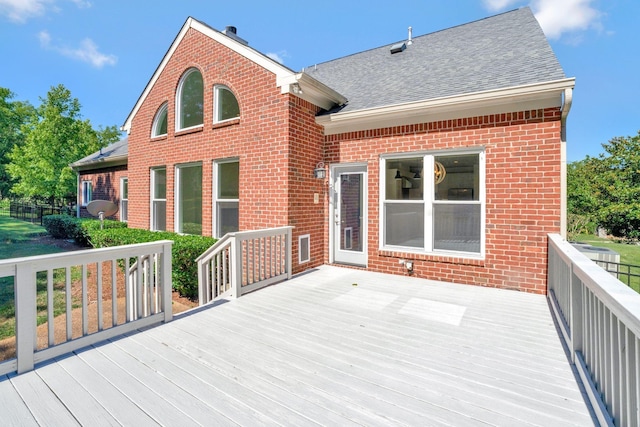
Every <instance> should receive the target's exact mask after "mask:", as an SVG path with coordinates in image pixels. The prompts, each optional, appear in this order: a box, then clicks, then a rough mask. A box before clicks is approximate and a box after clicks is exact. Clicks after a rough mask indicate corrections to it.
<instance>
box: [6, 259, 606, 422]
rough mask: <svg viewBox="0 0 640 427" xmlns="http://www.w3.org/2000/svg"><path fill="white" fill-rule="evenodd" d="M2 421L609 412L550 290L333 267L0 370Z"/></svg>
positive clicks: (548, 418) (525, 418) (407, 418)
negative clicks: (31, 365) (596, 400)
mask: <svg viewBox="0 0 640 427" xmlns="http://www.w3.org/2000/svg"><path fill="white" fill-rule="evenodd" d="M356 284H357V286H356ZM0 424H1V425H3V426H8V425H19V426H29V425H56V426H62V425H64V426H71V425H86V426H99V425H127V426H128V425H136V426H146V425H157V424H160V425H176V426H177V425H179V426H189V425H207V426H211V425H245V426H258V425H295V426H306V425H336V426H338V425H339V426H347V425H365V426H375V425H384V426H389V425H411V426H431V425H434V426H440V425H450V426H479V425H502V426H516V425H527V426H528V425H537V426H563V425H575V426H588V425H593V424H594V421H593V418H592V415H591V412H590V408H589V407H588V405H587V404H586V403H585V400H584V397H583V394H582V392H581V388H580V387H579V385H578V383H577V382H576V378H575V376H574V373H573V372H572V370H571V367H570V365H569V363H568V361H567V358H566V355H565V351H564V350H563V348H562V346H561V344H560V339H559V337H558V334H557V331H556V327H555V325H554V323H553V320H552V318H551V315H550V312H549V307H548V304H547V300H546V298H545V297H544V296H540V295H531V294H524V293H519V292H515V291H506V290H498V289H487V288H479V287H473V286H463V285H451V284H445V283H438V282H432V281H426V280H420V279H415V278H407V277H398V276H390V275H384V274H377V273H370V272H363V271H357V270H352V269H343V268H338V267H331V266H323V267H321V268H319V269H318V270H315V271H313V272H310V273H306V274H302V275H299V276H296V277H294V278H293V279H292V280H290V281H287V282H284V283H281V284H278V285H275V286H271V287H268V288H266V289H262V290H260V291H257V292H254V293H252V294H249V295H246V296H243V297H242V298H240V299H237V300H232V301H229V302H222V303H218V304H217V305H216V306H209V307H207V308H204V309H202V308H201V309H198V310H196V311H194V312H193V311H192V312H190V313H189V314H188V315H184V316H181V317H177V318H176V320H174V321H173V322H171V323H169V324H166V325H162V326H159V327H156V328H152V329H148V330H146V331H143V332H138V333H135V334H131V335H129V336H127V337H123V338H121V339H116V340H112V341H111V342H108V343H104V344H102V345H97V346H94V347H92V348H89V349H85V350H83V351H78V352H76V353H75V354H73V355H70V356H68V357H64V358H60V359H58V360H56V361H54V362H51V363H49V364H47V365H45V366H39V367H37V369H36V370H35V371H32V372H29V373H27V374H23V375H19V376H12V377H8V378H7V377H0Z"/></svg>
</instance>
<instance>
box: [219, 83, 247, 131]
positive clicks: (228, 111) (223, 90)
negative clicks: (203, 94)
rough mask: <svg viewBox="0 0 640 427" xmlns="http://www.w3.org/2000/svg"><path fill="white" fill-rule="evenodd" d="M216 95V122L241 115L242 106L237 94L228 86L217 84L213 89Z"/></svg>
mask: <svg viewBox="0 0 640 427" xmlns="http://www.w3.org/2000/svg"><path fill="white" fill-rule="evenodd" d="M213 97H214V102H213V105H214V109H215V111H214V114H213V117H214V122H215V123H220V122H224V121H226V120H231V119H235V118H238V117H240V106H239V105H238V100H237V99H236V96H235V95H234V94H233V92H231V89H229V88H228V87H226V86H223V85H216V86H215V88H214V91H213Z"/></svg>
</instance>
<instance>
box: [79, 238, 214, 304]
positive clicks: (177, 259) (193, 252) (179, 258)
mask: <svg viewBox="0 0 640 427" xmlns="http://www.w3.org/2000/svg"><path fill="white" fill-rule="evenodd" d="M158 240H172V241H173V247H172V250H171V263H172V272H173V274H172V281H173V289H174V290H176V291H177V292H178V293H179V294H180V295H181V296H184V297H187V298H190V299H195V298H197V297H198V266H197V264H196V258H197V257H199V256H200V255H201V254H202V253H203V252H204V251H206V250H207V249H209V247H211V245H213V244H214V243H215V242H216V239H214V238H213V237H206V236H193V235H181V234H177V233H171V232H168V231H149V230H143V229H138V228H115V229H114V228H111V229H104V230H100V227H98V228H97V229H93V230H91V231H90V233H89V241H90V242H91V244H92V245H93V246H94V247H96V248H103V247H110V246H122V245H131V244H135V243H146V242H154V241H158Z"/></svg>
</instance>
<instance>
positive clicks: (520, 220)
mask: <svg viewBox="0 0 640 427" xmlns="http://www.w3.org/2000/svg"><path fill="white" fill-rule="evenodd" d="M573 86H574V79H573V78H567V77H566V76H565V74H564V72H563V70H562V68H561V66H560V64H559V63H558V61H557V59H556V57H555V55H554V53H553V51H552V50H551V48H550V46H549V44H548V42H547V40H546V38H545V36H544V34H543V32H542V30H541V29H540V26H539V24H538V23H537V21H536V20H535V18H534V16H533V14H532V13H531V11H530V10H529V9H528V8H523V9H519V10H515V11H512V12H508V13H504V14H501V15H497V16H493V17H490V18H486V19H483V20H480V21H476V22H471V23H468V24H465V25H461V26H458V27H454V28H450V29H446V30H443V31H439V32H436V33H432V34H427V35H424V36H419V37H415V38H412V37H411V33H410V32H409V36H408V38H407V39H406V40H403V41H400V42H397V43H395V42H394V43H390V44H389V45H386V46H382V47H380V48H376V49H371V50H368V51H365V52H361V53H356V54H354V55H350V56H347V57H344V58H339V59H336V60H333V61H329V62H325V63H321V64H317V65H312V66H311V67H308V68H305V69H303V70H301V71H293V70H291V69H289V68H287V67H285V66H283V65H281V64H279V63H278V62H275V61H274V60H272V59H270V58H268V57H267V56H265V55H263V54H261V53H260V52H258V51H256V50H254V49H253V48H251V47H250V46H249V45H248V44H247V42H246V41H244V40H242V39H241V38H240V37H238V35H237V34H236V31H235V29H234V28H233V27H228V28H227V29H226V30H225V31H222V32H219V31H217V30H215V29H213V28H211V27H209V26H207V25H205V24H204V23H202V22H200V21H197V20H195V19H193V18H189V19H187V21H186V22H185V24H184V26H183V27H182V29H181V30H180V32H179V34H178V35H177V37H176V39H175V41H174V42H173V44H172V45H171V46H170V48H169V50H168V52H167V53H166V55H165V56H164V58H163V59H162V61H161V63H160V65H159V66H158V68H157V70H156V71H155V73H154V74H153V76H151V79H150V81H149V83H148V84H147V86H146V87H145V88H144V90H143V92H142V94H141V95H140V97H139V99H138V102H137V103H136V104H135V106H134V107H133V109H132V111H131V113H130V114H129V116H128V117H127V119H126V121H125V123H124V125H123V130H125V131H126V132H127V134H128V137H127V140H124V141H121V142H120V143H118V144H120V145H119V147H120V148H122V147H123V146H127V145H128V147H127V154H126V165H125V164H122V163H118V162H121V161H122V157H118V156H117V155H116V156H114V157H113V158H111V156H109V155H105V154H104V153H105V151H108V150H107V149H103V154H102V156H100V153H95V154H94V155H92V156H93V157H92V156H89V158H87V159H83V160H82V161H79V162H76V163H74V165H73V167H74V168H75V169H76V170H77V171H78V175H79V187H78V188H79V201H80V202H81V203H79V205H82V202H83V201H84V200H85V199H87V198H89V197H92V196H93V198H94V199H95V198H98V197H96V196H97V195H98V194H100V197H103V196H104V197H105V198H108V199H110V200H113V201H116V202H118V203H120V204H121V205H122V199H123V198H124V199H125V202H126V203H125V206H126V208H127V209H126V212H125V214H126V220H128V222H129V225H130V227H137V228H149V229H152V230H153V229H158V230H159V229H166V230H172V231H177V232H182V233H192V234H204V235H213V236H215V237H220V236H222V235H223V234H224V233H226V232H229V231H234V230H253V229H261V228H269V227H277V226H284V225H292V226H294V227H295V228H294V248H293V255H294V271H302V270H304V269H307V268H310V267H314V266H317V265H320V264H323V263H335V264H346V265H351V266H359V267H363V268H367V269H370V270H375V271H382V272H389V273H397V274H413V275H415V276H418V277H426V278H433V279H438V280H444V281H451V282H459V283H468V284H477V285H482V286H496V287H503V288H514V289H519V290H524V291H531V292H545V291H546V274H547V267H546V266H547V233H564V229H565V214H564V212H565V206H564V200H565V181H564V175H565V154H564V153H565V123H566V118H567V115H568V113H569V108H570V105H571V93H572V89H573ZM116 148H117V147H116ZM114 153H116V151H114ZM114 159H115V161H114ZM323 173H324V174H326V175H324V174H323ZM317 176H325V177H324V178H321V177H320V178H319V177H317ZM105 185H106V188H108V190H105ZM90 191H92V195H91V194H89V192H90ZM122 191H126V194H124V195H123V193H122ZM123 196H124V197H123ZM82 212H83V211H82V209H80V212H79V214H82ZM117 215H122V211H121V213H119V214H117ZM119 218H120V219H124V218H123V217H122V216H120V217H119Z"/></svg>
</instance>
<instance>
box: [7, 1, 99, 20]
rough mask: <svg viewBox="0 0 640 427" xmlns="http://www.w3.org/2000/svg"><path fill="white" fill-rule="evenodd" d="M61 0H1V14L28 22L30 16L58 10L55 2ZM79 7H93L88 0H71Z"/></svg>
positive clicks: (11, 18)
mask: <svg viewBox="0 0 640 427" xmlns="http://www.w3.org/2000/svg"><path fill="white" fill-rule="evenodd" d="M57 1H60V0H0V15H4V16H6V17H8V18H9V20H11V21H13V22H17V23H23V22H26V21H27V20H28V19H30V18H34V17H36V16H41V15H44V14H45V12H46V11H47V10H53V11H57V10H58V8H57V7H56V5H55V3H56V2H57ZM69 1H71V2H72V3H74V4H75V5H76V6H77V7H78V8H80V9H84V8H88V7H91V2H89V1H88V0H69Z"/></svg>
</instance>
